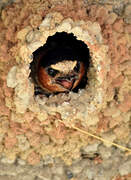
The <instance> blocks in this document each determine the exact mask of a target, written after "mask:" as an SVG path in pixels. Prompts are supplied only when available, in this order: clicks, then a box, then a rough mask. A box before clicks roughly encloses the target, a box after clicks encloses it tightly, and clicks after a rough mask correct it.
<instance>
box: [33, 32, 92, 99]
mask: <svg viewBox="0 0 131 180" xmlns="http://www.w3.org/2000/svg"><path fill="white" fill-rule="evenodd" d="M89 60H90V55H89V49H88V48H87V46H86V45H85V44H84V43H83V42H82V41H79V40H76V38H75V36H74V35H73V34H67V33H65V32H63V33H56V34H55V35H54V36H50V37H49V38H48V39H47V43H46V44H45V45H44V46H42V47H40V48H39V49H38V50H36V51H35V52H34V53H33V62H32V63H31V74H30V76H31V77H32V79H33V81H34V84H35V95H38V94H45V95H47V96H49V95H51V94H57V93H62V92H69V91H74V92H77V91H78V89H79V88H84V87H85V85H86V82H87V69H88V67H89Z"/></svg>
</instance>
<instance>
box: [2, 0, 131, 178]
mask: <svg viewBox="0 0 131 180" xmlns="http://www.w3.org/2000/svg"><path fill="white" fill-rule="evenodd" d="M0 9H1V19H0V29H1V35H0V44H1V45H0V47H1V50H0V74H1V77H0V86H1V89H0V120H1V121H0V157H1V164H0V180H8V179H11V180H15V179H18V180H26V179H28V180H30V179H31V180H42V179H44V180H48V179H49V180H59V179H63V180H64V179H65V180H67V179H71V180H77V179H80V180H105V179H106V180H130V179H131V155H130V152H131V1H130V0H119V1H118V0H116V1H114V0H113V1H106V0H100V1H98V0H96V1H91V0H90V1H86V0H85V1H82V0H75V1H73V0H69V1H67V0H65V1H63V0H62V1H61V0H51V1H44V0H43V1H39V0H30V1H24V0H23V1H21V0H17V1H15V3H11V2H10V1H1V2H0ZM52 12H57V13H58V14H56V15H54V17H53V18H55V20H54V19H53V22H51V24H50V27H51V28H55V26H56V25H55V23H54V22H55V21H56V23H58V24H59V23H61V22H62V21H63V19H67V18H71V19H72V20H73V21H74V22H78V21H79V20H83V21H84V22H85V25H83V27H82V28H84V29H86V28H87V27H86V22H87V21H88V22H91V23H92V24H93V23H98V24H99V25H100V32H99V33H98V29H99V28H98V26H92V28H91V31H92V32H91V35H92V34H93V33H94V34H95V35H96V36H95V38H96V39H97V40H98V42H99V43H98V42H97V43H94V44H93V46H91V45H89V46H90V49H92V51H93V52H94V51H95V52H97V48H98V49H99V47H101V45H104V47H108V52H107V53H106V55H108V57H109V58H107V59H108V60H109V62H108V60H107V61H106V63H104V61H103V62H102V61H101V64H102V65H101V67H102V71H101V73H100V75H99V76H100V77H101V78H102V79H104V81H103V84H102V85H103V89H104V90H105V91H104V93H105V95H106V97H105V98H104V102H103V104H102V106H100V108H99V110H98V109H96V111H95V115H92V116H91V117H92V118H90V119H89V118H88V120H87V122H86V120H85V119H86V117H87V115H86V114H85V115H84V118H85V119H84V118H83V119H84V122H82V120H83V119H82V120H81V115H80V120H79V121H78V123H76V122H75V121H71V123H72V125H70V128H69V126H68V127H67V126H66V123H64V124H63V123H58V121H57V120H63V121H64V118H63V119H62V118H61V117H60V113H58V114H55V115H54V114H53V115H52V114H49V111H45V114H44V116H43V114H40V113H38V114H37V113H35V112H34V110H33V108H32V109H31V108H28V110H25V112H24V114H21V113H20V112H18V108H17V107H18V106H17V104H16V103H14V102H16V99H15V97H17V96H16V89H14V87H15V86H14V84H15V83H16V82H15V81H13V83H12V84H13V85H12V84H11V86H12V87H13V86H14V87H13V88H11V86H10V87H7V84H8V83H7V75H8V73H9V71H10V69H11V67H15V66H18V67H19V68H20V69H22V68H21V67H23V64H24V63H25V62H24V61H23V60H24V57H25V54H26V53H27V52H26V51H25V49H22V48H21V47H25V44H26V43H27V41H28V40H29V39H28V38H27V34H28V33H29V32H31V31H32V30H33V31H34V32H35V30H36V29H37V28H38V27H39V26H40V24H41V22H42V21H43V20H44V19H45V18H46V15H47V14H49V13H52ZM91 23H90V25H92V24H91ZM95 28H96V29H95ZM87 29H88V31H89V27H88V28H87ZM37 30H38V29H37ZM44 30H45V29H44ZM76 33H77V32H76ZM94 34H93V35H94ZM101 35H102V41H100V37H101ZM35 37H37V38H38V36H35ZM98 37H99V38H98ZM33 38H34V37H33ZM83 41H84V42H86V40H85V39H84V40H83ZM87 44H88V42H87ZM96 44H97V45H96ZM100 52H101V55H102V56H104V53H105V52H104V51H100ZM94 54H95V53H94ZM22 56H23V60H22ZM100 57H101V56H100ZM104 58H105V57H104ZM104 58H103V59H104ZM107 65H108V66H109V67H110V68H109V71H108V73H107V72H106V71H105V70H104V67H106V68H107ZM14 72H15V71H13V73H14ZM105 74H106V75H105ZM8 77H9V75H8ZM23 77H24V76H23ZM23 77H22V76H21V73H20V74H18V79H20V78H23ZM91 87H92V86H91ZM17 92H18V91H17ZM73 96H74V95H73ZM74 97H75V96H74ZM81 97H82V93H81ZM55 98H56V99H57V98H58V97H55ZM55 98H54V99H49V100H48V101H47V100H45V101H47V102H48V103H50V101H51V103H52V101H56V100H55ZM84 99H85V98H84V94H83V99H82V101H84ZM18 102H20V101H18ZM24 103H25V102H24ZM80 103H81V102H80ZM19 107H23V106H21V104H20V103H19ZM84 107H85V105H84ZM84 107H83V106H82V105H81V109H82V108H83V109H84ZM53 108H54V106H53ZM46 109H47V108H46ZM36 110H37V109H36V108H35V111H36ZM83 111H84V112H86V110H83ZM63 114H64V112H63ZM41 115H42V117H41ZM43 117H44V120H43V119H42V118H43ZM92 120H93V121H92ZM55 122H57V123H58V124H57V123H55ZM64 122H65V121H64ZM72 126H73V128H72ZM74 126H75V127H78V128H80V129H83V130H84V131H86V132H88V131H89V132H91V133H92V134H95V135H97V136H99V137H100V136H101V137H102V138H103V139H106V140H108V141H109V142H114V143H116V144H119V145H121V146H122V147H127V148H128V149H124V150H122V149H121V147H114V146H111V144H110V143H109V142H108V143H105V142H104V144H103V142H101V140H98V139H96V138H92V137H90V136H88V135H89V134H88V135H85V134H83V133H82V132H80V131H79V129H75V128H74ZM48 152H49V153H48ZM61 159H62V160H61Z"/></svg>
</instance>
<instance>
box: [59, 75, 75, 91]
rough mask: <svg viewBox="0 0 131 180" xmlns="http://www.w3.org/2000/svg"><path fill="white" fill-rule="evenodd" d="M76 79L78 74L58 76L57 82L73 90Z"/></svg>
mask: <svg viewBox="0 0 131 180" xmlns="http://www.w3.org/2000/svg"><path fill="white" fill-rule="evenodd" d="M76 79H77V78H76V76H66V77H58V78H57V79H56V82H57V83H58V84H60V85H61V86H63V87H64V88H65V89H68V90H71V89H72V87H73V85H74V82H75V81H76Z"/></svg>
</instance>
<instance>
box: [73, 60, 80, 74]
mask: <svg viewBox="0 0 131 180" xmlns="http://www.w3.org/2000/svg"><path fill="white" fill-rule="evenodd" d="M79 70H80V61H78V62H77V65H76V66H75V67H74V71H76V72H79Z"/></svg>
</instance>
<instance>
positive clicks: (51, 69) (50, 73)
mask: <svg viewBox="0 0 131 180" xmlns="http://www.w3.org/2000/svg"><path fill="white" fill-rule="evenodd" d="M47 72H48V74H49V75H50V76H52V77H55V76H56V74H57V73H58V72H59V71H57V70H55V69H53V68H48V69H47Z"/></svg>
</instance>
